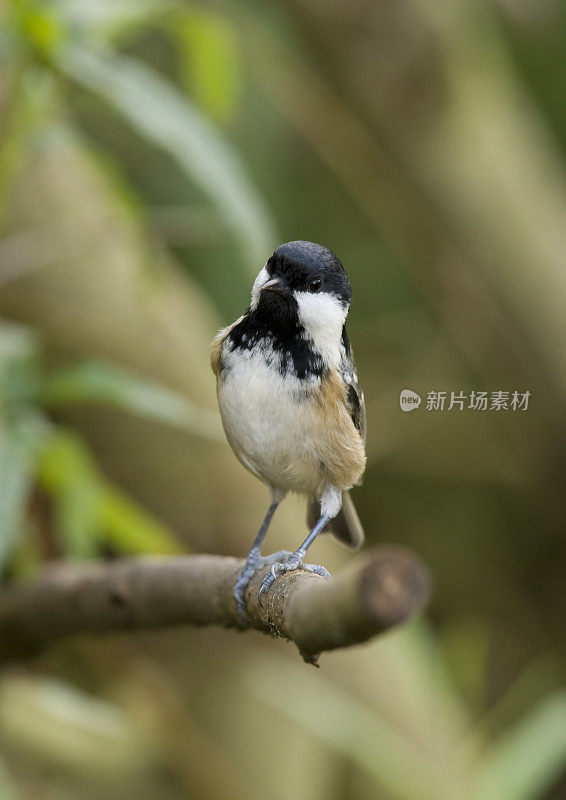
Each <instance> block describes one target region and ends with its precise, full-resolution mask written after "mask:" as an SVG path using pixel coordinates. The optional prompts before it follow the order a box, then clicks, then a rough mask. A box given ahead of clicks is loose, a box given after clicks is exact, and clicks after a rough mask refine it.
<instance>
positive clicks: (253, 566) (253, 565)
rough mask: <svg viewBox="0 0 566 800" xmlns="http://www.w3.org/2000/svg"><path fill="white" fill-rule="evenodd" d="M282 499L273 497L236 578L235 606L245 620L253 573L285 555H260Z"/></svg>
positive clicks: (283, 552) (281, 552) (282, 552)
mask: <svg viewBox="0 0 566 800" xmlns="http://www.w3.org/2000/svg"><path fill="white" fill-rule="evenodd" d="M281 500H282V497H280V496H275V497H274V496H273V494H272V500H271V505H270V506H269V509H268V511H267V514H266V515H265V519H264V520H263V522H262V523H261V528H260V529H259V531H258V533H257V536H256V537H255V539H254V543H253V544H252V546H251V549H250V552H249V553H248V557H247V558H246V563H245V565H244V568H243V570H242V572H241V573H240V577H239V578H238V580H237V582H236V585H235V586H234V597H235V598H236V605H237V606H238V612H239V614H240V616H241V617H243V618H244V619H245V617H246V589H247V588H248V583H249V582H250V580H251V578H252V576H253V574H254V572H256V570H258V569H259V568H260V567H262V566H263V565H264V564H266V563H270V562H272V561H274V560H277V559H278V558H282V557H284V556H285V555H286V552H285V551H280V552H279V553H273V554H272V555H270V556H266V557H265V558H264V557H262V555H261V545H262V544H263V540H264V539H265V534H266V533H267V529H268V528H269V524H270V522H271V520H272V519H273V515H274V514H275V511H276V510H277V506H278V505H279V503H280V502H281Z"/></svg>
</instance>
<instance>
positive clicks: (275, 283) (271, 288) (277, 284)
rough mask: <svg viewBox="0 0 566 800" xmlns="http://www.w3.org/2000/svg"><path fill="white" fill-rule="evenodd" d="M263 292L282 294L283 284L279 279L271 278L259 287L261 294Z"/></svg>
mask: <svg viewBox="0 0 566 800" xmlns="http://www.w3.org/2000/svg"><path fill="white" fill-rule="evenodd" d="M264 290H265V291H266V292H276V293H277V294H283V293H284V291H285V289H284V287H283V284H282V283H281V280H280V279H279V278H271V279H270V280H268V281H267V282H266V283H264V284H263V286H262V287H261V291H262V292H263V291H264Z"/></svg>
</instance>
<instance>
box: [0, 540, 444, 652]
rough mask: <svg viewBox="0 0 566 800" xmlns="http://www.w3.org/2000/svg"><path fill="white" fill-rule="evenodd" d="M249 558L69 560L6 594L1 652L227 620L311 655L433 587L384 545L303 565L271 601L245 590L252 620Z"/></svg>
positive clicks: (349, 640) (357, 638) (417, 566)
mask: <svg viewBox="0 0 566 800" xmlns="http://www.w3.org/2000/svg"><path fill="white" fill-rule="evenodd" d="M242 567H243V561H241V560H239V559H235V558H228V557H223V556H212V555H197V556H175V557H171V558H144V559H130V560H124V561H114V562H99V563H96V564H69V563H68V562H67V563H62V564H58V565H55V566H52V567H49V568H47V569H46V570H45V571H44V572H43V573H42V574H41V575H40V577H39V578H38V579H37V580H36V581H35V582H33V583H32V584H30V585H28V586H25V587H17V588H11V589H7V590H5V591H4V592H2V593H1V594H0V659H3V660H8V659H13V658H20V657H25V656H28V655H33V654H34V653H37V652H39V651H40V650H41V649H42V648H44V647H46V646H47V645H49V644H51V643H52V642H54V641H56V640H57V639H59V638H61V637H63V636H67V635H69V634H74V633H80V632H103V631H123V630H138V629H142V628H156V627H161V626H165V625H177V624H187V623H189V624H194V625H222V626H224V627H237V628H240V629H242V630H245V629H249V628H255V629H257V630H260V631H263V632H264V633H269V634H271V635H273V636H279V637H283V638H286V639H290V640H291V641H293V642H295V644H296V645H297V646H298V648H299V650H300V652H301V654H302V655H303V657H304V658H305V660H306V661H308V662H310V663H316V660H317V657H318V654H319V653H321V652H322V651H323V650H332V649H334V648H337V647H346V646H348V645H351V644H356V643H359V642H363V641H365V640H366V639H369V638H370V637H371V636H374V635H375V634H377V633H380V632H381V631H384V630H387V629H388V628H391V627H392V626H394V625H396V624H398V623H400V622H402V621H403V620H405V619H407V617H408V616H409V615H410V614H412V613H413V612H414V611H416V610H417V609H419V608H420V607H421V606H422V605H423V604H424V603H425V602H426V600H427V598H428V595H429V577H428V571H427V569H426V568H425V567H424V565H423V564H422V563H421V562H420V561H419V559H418V558H417V557H416V556H415V555H414V554H412V553H411V552H410V551H408V550H406V549H404V548H401V547H394V546H382V547H379V548H376V549H375V550H370V551H368V552H366V553H365V554H363V555H361V556H358V557H357V558H354V559H352V561H351V563H350V564H349V565H348V566H347V567H346V568H345V569H344V570H342V571H341V572H340V573H339V574H338V575H337V576H336V578H334V580H332V581H325V580H323V579H322V578H320V577H319V576H317V575H313V574H311V573H307V572H302V571H297V572H288V573H286V574H284V575H283V576H281V577H280V578H278V579H277V581H276V582H275V584H274V585H273V587H272V589H271V590H270V591H269V593H268V595H267V596H266V597H265V598H264V607H263V608H262V607H261V606H260V605H259V604H258V600H257V597H258V591H259V587H260V585H261V581H262V580H263V577H264V576H265V575H266V573H267V569H268V568H267V567H266V568H265V569H262V570H260V571H258V573H257V574H256V575H254V577H253V578H252V580H251V582H250V586H249V588H248V597H247V599H248V613H249V619H248V620H247V621H245V622H244V621H242V620H241V619H240V618H239V616H238V613H237V611H236V604H235V601H234V597H233V587H234V584H235V582H236V579H237V577H238V575H239V572H240V571H241V569H242Z"/></svg>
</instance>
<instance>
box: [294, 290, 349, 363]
mask: <svg viewBox="0 0 566 800" xmlns="http://www.w3.org/2000/svg"><path fill="white" fill-rule="evenodd" d="M295 298H296V300H297V303H298V306H299V321H300V323H301V324H302V326H303V327H304V329H305V332H306V334H307V336H308V337H309V339H311V341H312V342H313V344H314V345H315V347H316V348H317V350H319V352H320V353H321V355H322V357H323V358H324V360H325V361H326V362H327V363H330V364H333V365H337V364H338V363H339V362H340V355H341V354H340V343H341V341H342V328H343V327H344V323H345V322H346V317H347V315H348V307H347V306H344V305H342V303H341V302H340V300H338V298H337V297H335V296H334V295H332V294H329V293H328V292H319V293H317V294H312V293H311V292H295Z"/></svg>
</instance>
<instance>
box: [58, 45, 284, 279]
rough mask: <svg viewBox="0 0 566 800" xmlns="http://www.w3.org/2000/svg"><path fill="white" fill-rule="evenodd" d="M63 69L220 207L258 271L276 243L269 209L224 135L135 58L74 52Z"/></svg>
mask: <svg viewBox="0 0 566 800" xmlns="http://www.w3.org/2000/svg"><path fill="white" fill-rule="evenodd" d="M55 64H56V66H57V67H58V68H59V69H60V70H62V71H63V72H64V73H65V74H66V75H67V77H68V78H69V79H70V80H71V81H73V82H75V83H79V84H80V85H82V86H83V87H85V88H87V89H89V90H90V91H92V92H95V93H96V94H98V95H100V96H102V97H103V98H104V99H105V100H106V101H107V102H108V103H110V104H111V105H112V106H113V107H114V108H115V109H116V110H117V111H118V112H119V113H120V114H121V115H122V116H123V117H124V118H125V119H127V120H128V121H129V122H130V124H131V125H132V126H133V127H134V128H135V130H136V131H137V132H138V133H139V134H141V135H142V136H145V137H146V138H147V139H148V140H149V141H151V142H153V143H154V144H155V145H156V146H157V147H160V148H162V149H163V150H165V151H166V152H167V153H169V154H170V156H171V157H172V158H173V159H174V160H175V161H176V163H177V165H178V166H179V168H180V169H181V170H182V171H183V172H184V173H185V174H186V175H187V177H188V178H189V179H190V180H192V181H193V182H195V183H196V184H197V185H198V186H199V187H200V188H201V190H202V191H203V192H204V193H205V195H207V196H208V197H209V198H211V200H212V201H213V202H214V204H215V206H216V208H217V210H218V212H219V214H220V216H221V217H222V219H223V220H224V222H225V224H226V225H227V227H228V228H229V229H230V230H231V231H232V233H233V235H234V236H235V238H236V240H237V241H238V242H239V243H240V246H241V251H242V256H243V264H245V271H246V274H249V273H252V272H253V273H254V274H255V272H256V271H257V266H258V264H263V263H264V261H265V256H266V253H269V252H271V251H272V250H273V246H274V243H275V241H276V236H275V232H274V228H273V224H272V220H271V216H270V214H269V212H268V210H267V207H266V205H265V203H264V201H263V199H262V198H261V197H260V195H259V193H258V191H257V190H256V188H255V187H254V185H253V184H252V183H251V182H250V180H249V179H248V177H247V175H246V174H245V170H244V168H243V165H242V163H241V162H240V160H239V158H238V155H237V153H236V152H235V150H234V149H233V148H232V147H231V146H230V145H229V144H228V142H227V141H226V140H225V139H224V138H223V137H222V135H221V133H220V131H219V130H218V128H217V127H215V126H214V125H212V124H211V123H210V122H209V121H208V120H207V119H206V117H204V116H203V114H202V113H201V112H200V111H199V110H198V109H197V108H196V107H195V106H194V105H193V104H191V103H190V102H189V100H188V99H187V98H185V97H183V95H182V94H181V93H180V92H179V91H178V90H177V89H176V88H175V87H173V86H172V85H171V84H170V83H169V82H168V81H166V80H165V79H164V78H162V77H160V76H159V75H158V74H157V73H156V72H155V71H154V70H152V69H150V68H149V67H148V66H146V65H145V64H143V63H141V62H140V61H137V60H136V59H133V58H128V57H126V56H116V55H114V54H112V53H108V52H104V53H102V52H95V51H93V50H91V49H87V48H86V47H79V46H76V45H74V46H72V45H71V46H68V47H67V48H65V49H64V51H62V52H60V53H58V54H57V57H56V58H55Z"/></svg>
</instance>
